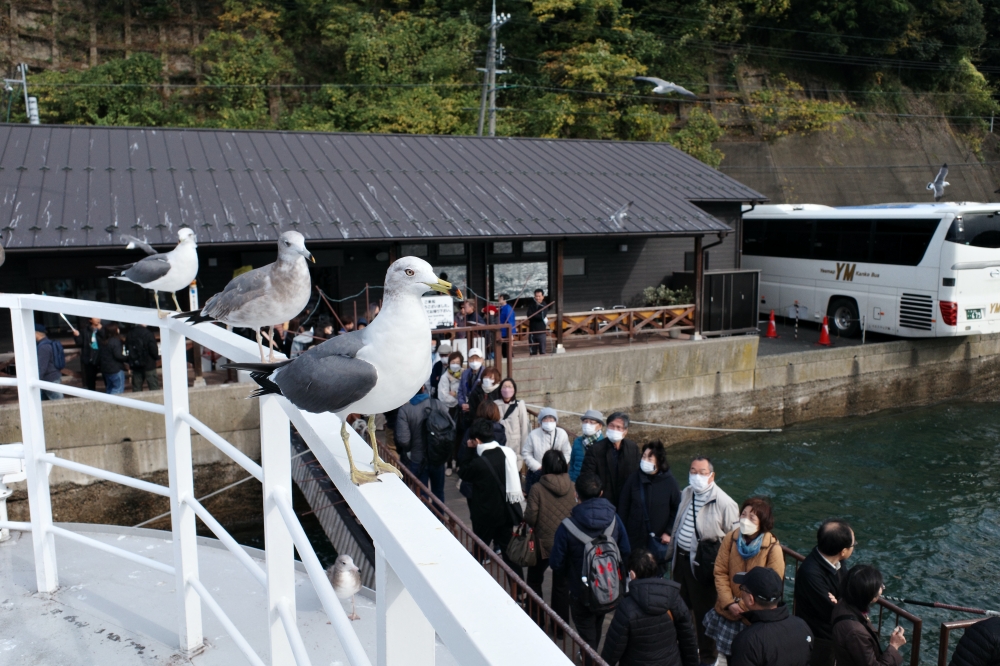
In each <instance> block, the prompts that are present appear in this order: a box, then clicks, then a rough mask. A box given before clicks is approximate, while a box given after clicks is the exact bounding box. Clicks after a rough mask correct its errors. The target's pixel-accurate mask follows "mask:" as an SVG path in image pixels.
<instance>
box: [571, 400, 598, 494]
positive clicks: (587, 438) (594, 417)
mask: <svg viewBox="0 0 1000 666" xmlns="http://www.w3.org/2000/svg"><path fill="white" fill-rule="evenodd" d="M580 429H581V430H582V431H583V432H582V433H581V434H580V436H579V437H577V438H576V439H574V440H573V451H572V453H570V455H569V480H570V481H572V482H573V483H576V480H577V479H578V478H579V477H580V469H581V468H582V467H583V457H584V456H585V455H586V454H587V449H589V448H590V447H591V446H592V445H593V444H594V442H596V441H598V440H600V439H601V437H603V436H604V414H601V413H600V412H599V411H597V410H596V409H588V410H587V411H586V412H584V413H583V416H581V417H580Z"/></svg>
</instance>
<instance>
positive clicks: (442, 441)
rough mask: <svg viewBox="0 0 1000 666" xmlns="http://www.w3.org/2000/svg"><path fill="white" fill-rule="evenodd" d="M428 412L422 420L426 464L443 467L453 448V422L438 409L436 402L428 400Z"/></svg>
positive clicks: (444, 412)
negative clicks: (425, 445) (425, 446)
mask: <svg viewBox="0 0 1000 666" xmlns="http://www.w3.org/2000/svg"><path fill="white" fill-rule="evenodd" d="M428 402H429V403H430V411H429V412H428V414H427V418H426V419H424V442H425V443H426V444H427V464H428V465H443V464H444V463H446V462H448V459H449V458H450V457H451V453H452V450H453V449H454V447H455V421H454V419H452V418H451V416H450V415H449V414H448V412H447V411H445V410H443V409H440V408H438V404H437V402H438V401H437V400H435V399H434V398H430V399H428Z"/></svg>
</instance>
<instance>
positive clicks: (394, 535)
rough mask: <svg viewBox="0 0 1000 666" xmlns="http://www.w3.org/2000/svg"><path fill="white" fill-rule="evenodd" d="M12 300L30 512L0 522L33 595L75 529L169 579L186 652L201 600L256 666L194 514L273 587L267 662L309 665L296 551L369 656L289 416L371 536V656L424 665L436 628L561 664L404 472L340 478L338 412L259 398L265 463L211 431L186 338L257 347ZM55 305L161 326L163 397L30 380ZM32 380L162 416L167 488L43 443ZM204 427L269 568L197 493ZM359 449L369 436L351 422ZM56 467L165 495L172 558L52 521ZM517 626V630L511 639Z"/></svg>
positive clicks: (499, 654)
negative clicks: (297, 494)
mask: <svg viewBox="0 0 1000 666" xmlns="http://www.w3.org/2000/svg"><path fill="white" fill-rule="evenodd" d="M0 307H3V308H10V310H11V321H12V325H13V334H14V351H15V355H16V357H17V361H18V362H17V369H18V373H17V378H16V379H14V380H11V379H7V378H2V379H0V386H16V387H17V389H18V398H19V410H20V417H21V431H22V438H23V442H24V447H23V453H24V461H25V469H26V473H27V484H28V501H29V505H30V515H31V522H30V523H23V522H11V521H0V528H10V529H16V530H23V531H30V532H31V535H32V545H33V549H34V559H35V574H36V584H37V587H38V590H39V591H40V592H53V591H55V589H56V588H57V587H58V581H59V576H58V569H57V566H56V548H55V539H54V537H56V536H59V537H61V538H65V539H70V540H73V541H76V542H78V543H81V544H84V545H87V546H92V547H94V548H98V549H100V550H102V551H104V552H107V553H109V554H112V555H116V556H118V557H122V558H125V559H128V560H130V561H132V562H136V563H139V564H143V565H145V566H148V567H151V568H153V569H156V570H158V571H162V572H164V573H167V574H169V575H173V576H174V577H175V578H176V589H177V603H178V617H179V627H178V644H179V648H180V649H181V650H182V651H183V652H186V653H188V654H194V653H197V652H198V651H200V650H201V649H202V647H203V643H204V638H203V635H202V621H201V604H202V602H204V604H205V606H207V607H208V609H209V610H210V611H211V612H212V613H213V614H214V615H215V616H216V617H217V618H218V620H219V622H220V623H221V624H222V625H223V627H224V628H225V629H226V631H227V632H229V634H230V635H231V637H232V638H233V641H234V643H235V644H236V645H237V646H238V647H239V649H240V650H241V651H242V652H243V653H244V655H245V656H246V658H247V660H248V661H249V662H250V663H251V664H260V665H262V666H263V664H264V663H265V662H264V661H263V660H262V659H261V657H260V656H259V655H257V654H256V653H255V652H254V650H253V648H252V647H251V645H250V643H249V642H248V641H247V640H246V638H245V637H244V636H243V635H242V634H241V633H240V631H239V628H238V627H236V625H235V624H234V623H233V622H232V620H231V619H230V618H229V617H228V616H227V615H226V613H225V612H224V611H223V610H222V608H221V607H220V606H219V604H218V603H217V601H216V600H215V599H214V598H213V597H212V595H211V593H210V592H209V591H208V589H207V588H206V587H205V586H204V585H203V584H202V582H201V581H200V579H199V575H198V553H197V545H196V544H197V541H196V532H195V517H196V516H197V517H198V518H200V519H201V520H202V521H203V522H204V523H205V525H207V526H208V527H209V529H211V530H212V532H213V533H214V534H215V535H216V536H217V537H218V538H219V540H220V541H221V542H222V543H223V544H224V545H225V546H226V547H227V548H228V549H229V550H230V551H231V552H232V553H233V554H234V555H235V556H236V558H237V559H238V561H239V562H240V563H242V564H243V565H244V566H245V567H246V568H247V570H248V571H249V572H250V573H251V575H253V577H254V578H255V579H256V580H257V581H258V582H260V583H261V585H262V586H264V587H265V589H266V590H267V603H268V608H267V613H268V627H269V643H270V664H272V665H274V664H282V665H284V664H293V663H294V664H297V665H298V666H304V665H305V664H309V658H308V655H307V650H306V647H305V644H304V643H303V641H302V637H301V636H300V635H299V631H298V627H297V625H296V620H295V570H294V559H293V556H294V551H295V550H297V551H298V553H299V555H300V556H301V558H302V562H303V564H304V565H305V568H306V571H307V573H308V575H309V579H310V581H311V583H312V585H313V587H314V588H315V591H316V594H317V597H318V598H319V600H320V602H321V603H322V605H323V608H324V610H325V611H326V613H327V615H328V616H329V619H330V622H331V625H332V627H333V629H334V631H335V632H336V635H337V637H338V639H339V641H340V643H341V646H342V648H343V650H344V652H345V653H346V655H347V658H348V661H349V662H350V663H351V664H352V665H353V666H361V665H367V664H370V663H371V661H370V659H369V657H368V655H367V654H366V652H365V650H364V648H363V646H362V644H361V641H360V640H359V638H358V636H357V633H356V632H355V631H354V628H353V626H352V623H351V621H350V620H349V619H348V618H347V615H346V613H345V611H344V608H343V606H342V604H341V602H340V600H339V599H337V597H336V595H335V594H334V591H333V588H332V587H331V585H330V582H329V580H328V579H327V576H326V572H325V571H324V570H323V567H322V565H321V564H320V562H319V559H318V558H317V557H316V554H315V552H314V551H313V549H312V546H311V545H310V544H309V541H308V539H307V537H306V535H305V532H304V530H303V529H302V526H301V524H300V523H299V521H298V517H297V516H296V515H295V512H294V510H293V509H292V503H291V487H292V486H291V483H292V481H291V460H290V441H289V425H290V424H293V425H294V426H295V428H296V429H297V430H298V432H299V433H300V435H302V437H303V439H304V440H305V441H306V443H307V444H308V445H309V447H310V449H311V450H312V452H313V454H314V455H315V456H316V458H317V460H318V461H319V462H320V464H321V465H322V466H323V467H324V469H325V470H326V472H327V474H328V475H329V476H330V478H331V479H332V480H333V482H334V484H335V485H336V486H337V489H338V490H339V491H340V493H341V495H342V496H343V497H344V499H345V501H346V502H347V503H348V505H349V506H350V507H351V509H352V511H353V512H354V514H355V515H356V516H357V517H358V519H359V520H360V521H361V523H362V524H363V525H364V527H365V529H366V530H367V531H368V533H369V534H370V535H371V537H372V539H373V541H374V542H375V547H376V548H375V550H376V588H377V589H376V639H377V640H376V657H377V659H376V661H377V664H378V665H379V666H390V665H391V666H395V665H396V664H407V665H408V666H410V665H412V666H432V665H433V664H434V663H435V659H434V646H435V634H436V635H437V636H440V638H441V640H442V641H443V642H444V644H445V645H446V646H447V647H448V649H449V650H450V652H451V653H452V655H453V656H454V658H455V659H456V661H458V663H461V664H507V663H518V664H559V663H567V662H568V660H567V658H566V657H565V655H563V654H562V652H561V651H560V650H559V649H558V648H557V647H556V645H555V644H554V643H552V641H551V640H550V639H549V638H548V637H547V636H546V635H545V634H544V633H543V632H542V631H541V630H540V629H539V628H538V627H537V625H536V624H535V623H534V622H533V621H532V620H531V619H530V618H529V617H528V615H527V614H525V613H524V612H523V611H522V609H521V608H520V606H518V605H517V604H516V603H515V602H514V600H513V599H511V598H510V597H509V596H508V595H507V594H506V593H505V591H504V590H503V589H502V588H501V587H500V586H499V585H497V584H496V582H495V581H494V580H493V579H492V578H491V577H490V576H489V574H488V573H487V572H486V571H485V570H484V569H483V568H482V567H481V566H479V564H478V563H477V562H476V561H475V560H474V559H473V558H472V556H470V555H469V553H468V552H467V551H466V550H465V548H464V547H462V545H461V544H460V543H459V542H458V541H456V540H455V539H454V538H453V537H452V535H451V534H450V533H449V532H448V531H447V530H446V529H445V528H444V526H442V525H441V523H440V522H438V521H437V519H435V518H434V516H433V515H432V514H431V513H430V512H429V511H427V509H426V507H424V505H423V504H422V503H421V502H420V501H419V500H418V499H417V498H416V497H415V496H414V495H413V494H412V493H411V492H410V490H409V489H408V488H407V487H406V485H405V484H403V483H402V482H401V481H400V480H399V479H397V478H396V477H395V476H392V475H383V476H382V482H381V483H373V484H367V485H365V486H360V487H359V486H355V485H354V484H353V483H351V481H350V479H349V475H348V464H347V456H346V452H345V451H344V447H343V443H342V442H341V439H340V434H339V433H340V422H339V421H338V419H337V418H336V417H335V416H334V415H332V414H308V413H305V412H301V411H299V410H298V409H296V408H295V407H294V406H293V405H291V404H290V403H289V402H288V401H287V400H285V399H284V398H281V397H278V396H265V397H263V398H261V399H260V439H261V464H260V465H258V464H257V463H256V462H254V461H253V460H251V459H250V458H249V457H247V456H246V455H245V454H243V453H242V452H240V451H239V450H238V449H237V448H236V447H234V446H233V445H232V444H230V443H229V442H227V441H226V440H225V439H224V438H222V437H221V436H219V435H218V434H217V433H215V432H214V431H213V430H212V429H211V428H209V427H208V426H206V425H205V424H204V423H202V422H201V421H200V420H198V419H197V418H195V417H194V416H192V415H191V413H190V411H189V409H188V392H187V362H186V354H185V342H186V340H185V338H190V339H191V340H193V341H194V342H197V343H198V344H200V345H202V346H203V347H206V348H208V349H211V350H212V351H215V352H217V353H219V354H220V355H222V356H224V357H226V358H229V359H233V360H236V361H254V360H256V359H258V354H257V347H256V345H255V344H254V343H253V342H252V341H250V340H246V339H244V338H241V337H239V336H237V335H234V334H232V333H229V332H227V331H226V330H225V329H222V328H220V327H217V326H212V325H207V324H203V325H200V326H191V325H189V324H186V323H183V322H181V321H179V320H175V319H160V318H158V317H157V315H156V312H155V310H148V309H144V308H135V307H129V306H121V305H114V304H108V303H96V302H90V301H79V300H73V299H65V298H56V297H50V296H36V295H26V294H0ZM36 311H43V312H52V313H62V314H66V315H77V316H82V317H100V318H102V319H106V320H110V321H122V322H129V323H134V324H145V325H147V326H152V327H157V328H159V329H160V340H161V345H160V349H161V354H162V357H163V404H162V405H161V404H157V403H152V402H146V401H140V400H134V399H132V398H126V397H123V396H118V395H107V394H104V393H96V392H93V391H88V390H86V389H81V388H75V387H69V386H63V385H61V384H55V383H51V382H43V381H40V380H39V378H38V368H37V355H36V348H35V344H34V313H35V312H36ZM40 389H45V390H50V391H58V392H61V393H63V394H66V395H72V396H76V397H81V398H86V399H91V400H97V401H101V402H107V403H111V404H115V405H119V406H122V407H129V408H132V409H140V410H143V411H147V412H152V413H156V414H162V415H163V417H164V423H165V427H166V442H167V444H166V446H167V461H168V465H167V467H168V477H169V486H160V485H157V484H153V483H149V482H146V481H142V480H139V479H135V478H132V477H128V476H124V475H121V474H118V473H115V472H111V471H108V470H102V469H98V468H95V467H91V466H89V465H84V464H81V463H76V462H73V461H70V460H66V459H65V458H60V457H58V456H56V455H54V454H52V453H47V452H46V450H45V436H44V429H43V410H42V402H41V394H40ZM192 429H194V430H195V431H196V432H197V433H198V434H200V435H202V436H203V437H205V438H206V439H207V440H208V441H209V442H211V443H212V444H213V445H214V446H215V447H217V448H218V449H219V450H221V451H222V452H223V453H225V454H226V455H228V456H229V457H230V458H232V459H233V460H234V461H235V462H237V463H238V464H239V465H241V466H242V467H243V468H244V469H246V470H247V471H248V472H249V473H250V474H251V475H253V476H254V477H255V478H257V479H258V480H259V481H261V483H262V485H263V496H264V541H265V551H266V558H265V560H266V561H265V566H264V568H263V569H262V568H261V566H260V565H259V564H258V563H257V562H255V561H254V560H252V559H251V558H250V557H249V556H247V555H246V553H245V552H244V551H243V549H242V548H240V547H239V545H238V544H237V543H236V541H235V539H233V538H232V536H230V535H229V534H228V532H226V530H225V528H223V527H222V525H221V524H219V522H218V521H217V520H215V519H214V518H213V517H212V515H211V513H210V512H209V511H208V510H207V509H205V507H204V506H202V505H201V504H200V503H199V502H198V501H197V500H196V499H195V496H194V488H193V468H192V460H191V430H192ZM349 433H350V436H351V447H352V449H353V451H354V453H355V458H356V459H358V460H364V459H366V455H367V456H370V455H371V449H370V447H369V445H368V444H367V443H366V442H365V441H364V440H363V439H362V438H361V437H360V436H359V435H357V434H356V433H355V432H354V430H353V429H349ZM51 465H56V466H60V467H64V468H67V469H71V470H74V471H77V472H81V473H83V474H89V475H92V476H95V477H98V478H102V479H105V480H109V481H113V482H116V483H121V484H123V485H127V486H130V487H132V488H137V489H139V490H144V491H147V492H152V493H156V494H158V495H163V496H166V497H169V499H170V514H171V530H172V534H173V539H172V547H173V564H172V565H169V564H164V563H162V562H157V561H154V560H151V559H149V558H146V557H143V556H141V555H136V554H134V553H131V552H128V551H125V550H123V549H121V548H117V547H115V546H113V545H110V544H106V543H103V542H99V541H97V540H94V539H91V538H90V537H87V536H84V535H82V534H80V533H78V532H74V531H72V530H68V529H65V528H63V527H58V526H55V525H53V524H52V509H51V503H50V498H49V483H48V469H49V467H50V466H51ZM512 636H513V637H517V638H516V640H511V637H512Z"/></svg>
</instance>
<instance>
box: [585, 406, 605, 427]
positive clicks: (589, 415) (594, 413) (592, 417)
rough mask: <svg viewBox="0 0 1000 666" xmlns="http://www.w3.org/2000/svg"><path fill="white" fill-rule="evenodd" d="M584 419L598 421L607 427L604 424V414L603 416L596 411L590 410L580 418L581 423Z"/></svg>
mask: <svg viewBox="0 0 1000 666" xmlns="http://www.w3.org/2000/svg"><path fill="white" fill-rule="evenodd" d="M584 419H590V420H591V421H597V422H598V423H600V424H601V425H607V424H606V423H605V422H604V414H601V413H600V412H599V411H597V410H596V409H588V410H587V411H585V412H584V413H583V416H581V417H580V420H581V421H582V420H584Z"/></svg>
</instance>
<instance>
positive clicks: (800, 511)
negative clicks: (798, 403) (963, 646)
mask: <svg viewBox="0 0 1000 666" xmlns="http://www.w3.org/2000/svg"><path fill="white" fill-rule="evenodd" d="M669 453H670V460H671V462H672V464H673V468H674V473H675V475H676V476H677V478H678V481H680V482H681V483H682V485H684V484H686V478H687V461H688V460H689V459H690V458H691V457H692V456H693V455H694V454H701V455H707V456H709V457H710V458H712V461H713V463H714V464H715V470H716V476H717V483H718V484H719V486H720V487H721V488H723V489H724V490H725V491H726V492H727V493H729V494H730V495H731V496H732V497H733V499H735V500H736V501H737V502H742V500H743V499H745V498H746V497H748V496H750V495H765V496H768V497H770V498H771V500H772V502H773V503H774V508H775V529H774V532H775V534H776V535H777V536H778V538H779V539H780V540H781V541H782V543H784V544H786V545H787V546H789V547H791V548H793V549H794V550H797V551H799V552H801V553H802V554H806V553H808V552H809V550H810V549H811V548H812V547H813V546H814V545H815V542H816V528H817V527H818V526H819V524H820V522H822V520H823V519H824V518H827V517H842V518H846V519H847V520H849V521H850V523H851V525H852V526H853V527H854V530H855V534H856V538H857V540H858V544H859V545H858V548H857V549H856V550H855V554H854V556H853V557H852V558H851V560H850V561H849V564H851V565H854V564H857V563H867V564H872V565H874V566H876V567H878V568H879V569H880V570H881V571H882V573H883V575H884V576H885V578H886V592H885V594H886V595H889V596H895V597H905V598H910V599H919V600H928V601H942V602H945V603H951V604H958V605H963V606H973V607H976V608H988V609H993V610H1000V575H998V570H997V566H998V564H1000V406H998V405H996V404H992V403H986V404H978V403H950V404H945V405H938V406H935V407H928V408H921V409H916V410H909V411H901V412H897V413H882V414H879V415H876V416H870V417H861V418H854V419H838V420H834V421H828V422H822V423H820V424H819V425H816V424H808V425H805V426H803V427H801V428H791V429H788V430H786V431H785V432H782V433H772V434H766V435H736V436H730V437H726V438H723V439H717V440H713V441H711V442H702V443H694V444H680V445H677V446H674V447H671V449H670V450H669ZM788 574H789V575H792V574H793V571H792V569H791V567H790V566H789V569H788ZM789 599H790V596H789ZM904 608H905V609H906V610H909V611H910V612H912V613H914V614H915V615H918V616H919V617H921V618H922V619H923V620H924V636H923V639H922V645H921V649H920V663H922V664H933V663H937V651H938V640H937V639H938V628H939V626H940V623H941V622H943V621H948V620H958V619H971V618H974V617H976V616H973V615H968V614H963V613H954V612H948V611H942V610H937V609H929V608H921V607H917V606H904ZM892 622H893V620H892V618H891V616H887V624H888V627H887V628H889V629H891V626H892ZM903 624H904V626H906V627H907V634H908V635H909V634H910V631H909V623H906V622H904V623H903ZM884 633H885V635H886V637H887V636H888V632H887V631H886V632H884ZM954 645H955V639H953V640H952V642H951V646H952V648H954ZM904 655H905V656H906V659H907V663H909V656H910V655H909V646H907V647H906V648H904Z"/></svg>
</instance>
